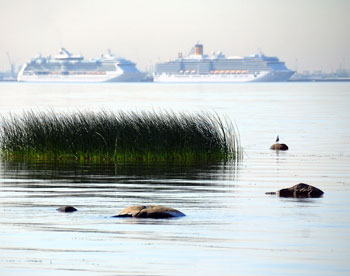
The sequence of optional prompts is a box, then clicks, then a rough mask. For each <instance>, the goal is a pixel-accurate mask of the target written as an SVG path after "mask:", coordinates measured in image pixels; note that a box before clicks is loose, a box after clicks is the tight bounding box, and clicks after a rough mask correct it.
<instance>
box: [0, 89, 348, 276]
mask: <svg viewBox="0 0 350 276" xmlns="http://www.w3.org/2000/svg"><path fill="white" fill-rule="evenodd" d="M51 109H53V110H55V111H57V112H72V111H73V112H74V111H78V110H79V111H84V110H88V111H90V110H94V111H99V110H101V109H104V110H116V111H117V110H124V111H143V110H147V111H152V110H154V111H156V112H157V111H164V110H166V111H168V110H173V111H175V112H201V111H209V112H216V113H218V114H219V115H221V116H223V117H226V118H228V119H230V120H231V121H233V122H234V123H235V124H236V125H237V128H238V129H239V133H240V136H241V144H242V147H243V149H244V159H243V160H242V162H240V163H239V164H216V165H192V166H180V165H171V164H148V165H146V164H144V165H141V164H125V165H118V166H110V165H88V164H85V165H82V164H80V165H79V164H66V163H64V164H44V163H39V164H28V163H16V162H7V161H1V163H0V275H62V274H66V275H279V276H280V275H349V274H350V265H349V263H350V165H349V164H350V120H349V119H350V84H349V83H273V84H267V83H265V84H263V83H262V84H219V85H218V84H186V85H185V84H153V83H143V84H112V83H111V84H89V85H85V84H21V83H0V114H1V115H3V116H8V114H9V113H10V112H11V113H12V114H21V113H22V112H23V111H27V110H33V111H48V110H51ZM0 123H1V122H0ZM277 135H279V136H280V139H281V142H284V143H286V144H288V146H289V147H290V150H289V151H287V152H280V153H276V152H274V151H270V150H269V147H270V145H271V144H273V143H274V140H275V138H276V136H277ZM300 182H304V183H308V184H311V185H314V186H317V187H319V188H320V189H322V190H323V191H324V192H325V194H324V196H323V197H322V198H318V199H282V198H277V197H274V196H267V195H265V192H267V191H276V190H278V189H281V188H284V187H289V186H292V185H295V184H297V183H300ZM68 204H70V205H74V206H76V207H77V208H78V209H79V211H78V212H76V213H73V214H63V213H58V212H57V211H56V208H57V207H59V206H61V205H68ZM135 204H161V205H167V206H171V207H174V208H177V209H179V210H181V211H182V212H184V213H186V215H187V216H186V217H183V218H178V219H172V220H171V219H160V220H147V219H132V218H126V219H116V218H111V217H110V216H112V215H116V214H118V213H119V211H120V210H121V209H122V208H124V207H125V206H129V205H135Z"/></svg>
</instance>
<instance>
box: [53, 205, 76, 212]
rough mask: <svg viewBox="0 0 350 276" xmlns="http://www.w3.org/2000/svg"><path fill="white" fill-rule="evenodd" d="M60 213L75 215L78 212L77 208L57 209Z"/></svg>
mask: <svg viewBox="0 0 350 276" xmlns="http://www.w3.org/2000/svg"><path fill="white" fill-rule="evenodd" d="M57 211H58V212H62V213H73V212H75V211H78V210H77V209H76V208H74V207H73V206H62V207H60V208H58V209H57Z"/></svg>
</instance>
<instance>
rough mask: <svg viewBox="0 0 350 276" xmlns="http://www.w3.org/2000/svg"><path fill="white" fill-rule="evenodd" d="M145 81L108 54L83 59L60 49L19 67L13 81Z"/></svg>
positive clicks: (142, 75)
mask: <svg viewBox="0 0 350 276" xmlns="http://www.w3.org/2000/svg"><path fill="white" fill-rule="evenodd" d="M144 79H145V73H142V72H140V71H139V70H138V69H137V68H136V65H135V63H133V62H131V61H129V60H126V59H124V58H120V57H116V56H115V55H113V54H112V53H111V52H109V53H108V54H107V55H101V57H100V58H97V59H84V57H83V56H81V55H72V54H71V53H70V52H68V51H67V50H66V49H64V48H61V49H60V51H59V54H58V55H57V56H55V57H53V58H51V57H50V56H49V57H46V58H45V57H42V56H38V57H36V58H33V59H31V60H30V61H28V62H27V63H26V64H24V65H23V67H22V68H21V70H20V71H19V73H18V76H17V81H30V82H35V81H39V82H137V81H142V80H144Z"/></svg>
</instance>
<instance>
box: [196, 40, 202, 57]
mask: <svg viewBox="0 0 350 276" xmlns="http://www.w3.org/2000/svg"><path fill="white" fill-rule="evenodd" d="M194 54H195V55H199V56H201V55H203V45H202V44H198V43H197V44H196V45H194Z"/></svg>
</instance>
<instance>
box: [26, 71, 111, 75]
mask: <svg viewBox="0 0 350 276" xmlns="http://www.w3.org/2000/svg"><path fill="white" fill-rule="evenodd" d="M23 74H24V75H106V72H98V71H95V72H74V71H71V72H66V71H65V72H30V71H25V72H24V73H23Z"/></svg>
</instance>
